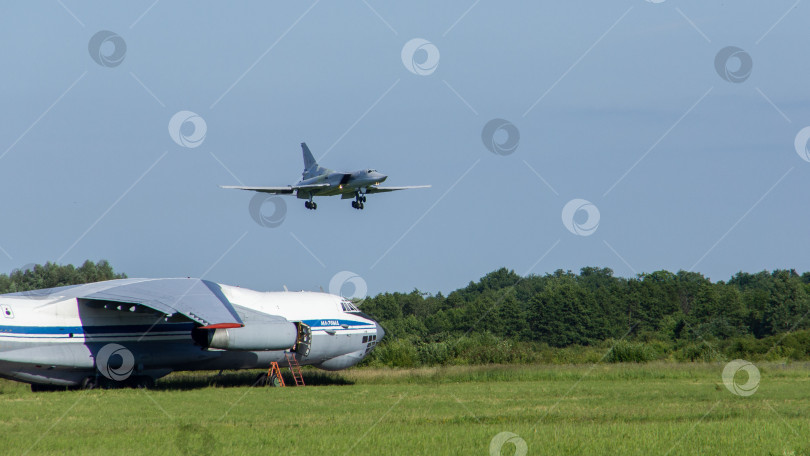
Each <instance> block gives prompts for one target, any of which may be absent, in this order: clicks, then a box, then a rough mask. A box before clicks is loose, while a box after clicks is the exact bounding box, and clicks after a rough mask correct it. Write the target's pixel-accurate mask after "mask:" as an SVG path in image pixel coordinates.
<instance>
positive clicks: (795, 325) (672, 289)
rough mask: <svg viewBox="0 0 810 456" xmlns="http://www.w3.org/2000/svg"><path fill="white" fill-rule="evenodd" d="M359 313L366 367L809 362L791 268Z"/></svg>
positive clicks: (478, 286) (424, 301) (578, 277)
mask: <svg viewBox="0 0 810 456" xmlns="http://www.w3.org/2000/svg"><path fill="white" fill-rule="evenodd" d="M120 278H126V274H120V273H116V272H115V271H114V270H113V267H112V266H111V265H110V264H109V263H108V262H107V261H105V260H101V261H98V262H96V263H94V262H92V261H89V260H88V261H86V262H84V264H82V265H81V266H79V267H74V266H73V265H57V264H55V263H46V264H44V265H36V266H32V267H30V268H26V269H24V270H15V271H12V272H11V273H10V274H0V293H12V292H18V291H28V290H34V289H40V288H52V287H58V286H65V285H75V284H81V283H87V282H97V281H102V280H111V279H120ZM358 305H359V307H360V309H361V310H362V311H363V312H365V313H367V314H369V315H370V316H372V317H373V318H374V319H376V320H377V321H378V322H380V324H382V325H383V327H384V328H385V330H386V337H385V338H384V339H383V341H382V343H381V344H380V345H379V346H378V347H377V349H375V350H374V351H372V352H371V355H370V356H369V357H368V358H367V360H366V361H365V363H366V364H371V365H387V366H419V365H435V364H471V363H532V362H550V363H555V362H559V363H569V362H596V361H601V360H606V361H649V360H654V359H673V360H677V361H697V360H722V359H731V357H745V358H747V359H762V358H765V359H803V360H810V272H805V273H803V274H799V273H797V272H796V271H795V270H786V269H778V270H775V271H771V272H768V271H761V272H758V273H753V274H752V273H746V272H738V273H737V274H735V275H734V276H732V277H731V278H730V279H729V280H728V281H718V282H712V281H711V280H709V279H707V278H705V277H704V276H703V275H702V274H700V273H696V272H688V271H678V272H677V273H672V272H669V271H663V270H662V271H655V272H652V273H646V274H639V275H638V276H636V277H632V278H624V277H615V276H614V275H613V271H612V270H611V269H609V268H597V267H585V268H582V269H581V270H580V271H579V273H578V274H577V273H574V272H572V271H563V270H557V271H555V272H554V273H551V274H545V275H529V276H525V277H522V276H520V275H518V274H516V273H515V272H514V271H512V270H508V269H506V268H501V269H498V270H496V271H493V272H491V273H489V274H487V275H485V276H484V277H482V278H481V279H480V280H478V281H477V282H470V283H469V285H467V286H466V287H464V288H461V289H458V290H455V291H453V292H451V293H449V294H448V295H447V296H444V295H443V294H441V293H438V294H436V295H432V294H429V293H422V292H420V291H419V290H417V289H414V290H413V291H412V292H410V293H396V292H395V293H380V294H378V295H376V296H374V297H368V298H366V299H364V300H362V301H361V302H359V303H358Z"/></svg>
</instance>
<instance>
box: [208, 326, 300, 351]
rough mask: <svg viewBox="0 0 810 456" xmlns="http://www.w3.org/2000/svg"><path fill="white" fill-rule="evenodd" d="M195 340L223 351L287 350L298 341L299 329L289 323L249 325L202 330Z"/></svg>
mask: <svg viewBox="0 0 810 456" xmlns="http://www.w3.org/2000/svg"><path fill="white" fill-rule="evenodd" d="M202 331H205V333H204V334H203V333H198V334H197V335H196V337H195V340H196V341H197V342H198V343H199V344H200V345H202V346H203V347H205V348H218V349H222V350H245V351H264V350H286V349H288V348H292V347H293V346H294V345H295V342H296V340H297V339H298V328H296V326H295V324H293V323H291V322H289V321H273V322H262V323H248V324H247V325H246V326H243V327H241V328H220V329H214V330H210V329H209V330H202Z"/></svg>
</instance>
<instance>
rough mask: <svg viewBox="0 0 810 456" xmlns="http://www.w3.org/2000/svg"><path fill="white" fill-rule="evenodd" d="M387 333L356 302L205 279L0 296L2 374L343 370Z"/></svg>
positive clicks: (136, 376) (49, 382)
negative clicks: (273, 365)
mask: <svg viewBox="0 0 810 456" xmlns="http://www.w3.org/2000/svg"><path fill="white" fill-rule="evenodd" d="M384 334H385V332H384V331H383V329H382V327H381V326H380V325H379V324H377V322H375V321H374V320H372V319H371V318H370V317H369V316H368V315H366V314H364V313H362V312H360V311H359V310H358V309H357V307H355V306H354V304H352V302H351V301H349V300H347V299H345V298H341V297H340V296H335V295H330V294H326V293H312V292H258V291H253V290H248V289H245V288H239V287H232V286H227V285H220V284H218V283H214V282H210V281H207V280H202V279H185V278H184V279H120V280H109V281H105V282H96V283H90V284H85V285H71V286H66V287H59V288H50V289H44V290H36V291H26V292H21V293H10V294H3V295H0V377H4V378H8V379H11V380H17V381H20V382H26V383H30V384H31V389H32V391H43V390H48V389H53V388H58V387H62V388H64V387H66V386H79V387H83V388H88V389H90V388H95V387H99V386H102V387H115V386H147V387H148V386H150V385H152V384H154V381H155V380H156V379H158V378H160V377H163V376H165V375H168V374H169V373H170V372H173V371H186V370H219V369H256V368H264V369H267V368H268V367H269V366H270V365H271V363H273V362H277V363H279V364H280V365H281V366H288V365H290V364H298V363H300V364H301V365H307V364H308V365H314V366H316V367H318V368H321V369H325V370H338V369H345V368H347V367H350V366H353V365H355V364H357V363H359V362H360V361H362V359H363V358H364V357H366V355H368V353H369V352H370V351H371V350H372V349H373V348H374V346H375V345H376V344H377V343H378V342H379V341H380V340H382V338H383V336H384Z"/></svg>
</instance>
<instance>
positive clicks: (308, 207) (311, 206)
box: [304, 201, 318, 211]
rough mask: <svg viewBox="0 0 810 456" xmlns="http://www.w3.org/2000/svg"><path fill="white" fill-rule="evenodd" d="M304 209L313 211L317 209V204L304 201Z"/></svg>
mask: <svg viewBox="0 0 810 456" xmlns="http://www.w3.org/2000/svg"><path fill="white" fill-rule="evenodd" d="M304 207H306V208H307V209H312V210H313V211H314V210H315V209H317V208H318V203H316V202H315V201H305V202H304Z"/></svg>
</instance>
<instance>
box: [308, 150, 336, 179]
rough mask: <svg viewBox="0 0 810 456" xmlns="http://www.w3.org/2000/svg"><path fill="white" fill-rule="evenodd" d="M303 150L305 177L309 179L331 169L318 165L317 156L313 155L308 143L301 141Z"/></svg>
mask: <svg viewBox="0 0 810 456" xmlns="http://www.w3.org/2000/svg"><path fill="white" fill-rule="evenodd" d="M301 152H303V154H304V172H303V173H302V174H301V177H302V178H303V179H309V178H312V177H315V176H318V175H321V174H324V173H328V172H330V171H331V170H329V169H326V168H322V167H321V166H320V165H318V162H317V161H315V157H313V156H312V152H310V151H309V147H307V143H304V142H302V143H301Z"/></svg>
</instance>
